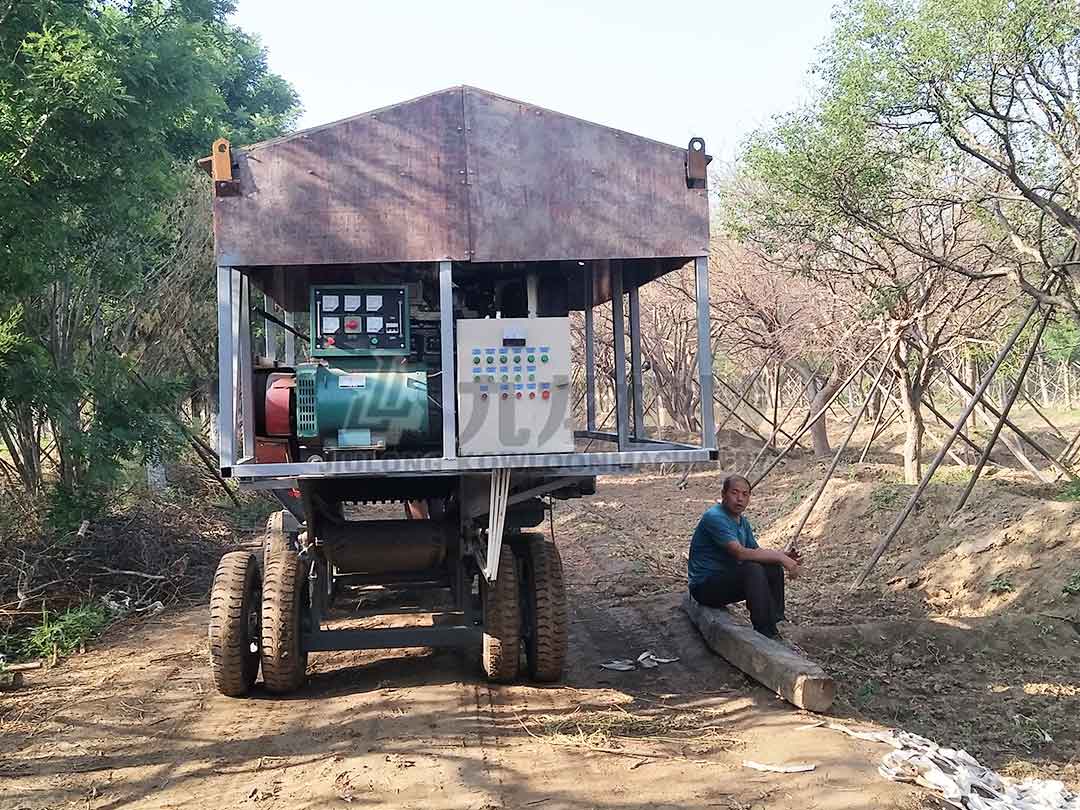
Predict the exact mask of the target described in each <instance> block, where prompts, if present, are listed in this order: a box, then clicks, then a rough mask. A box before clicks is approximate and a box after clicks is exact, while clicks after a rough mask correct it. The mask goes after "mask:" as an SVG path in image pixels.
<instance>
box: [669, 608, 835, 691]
mask: <svg viewBox="0 0 1080 810" xmlns="http://www.w3.org/2000/svg"><path fill="white" fill-rule="evenodd" d="M683 610H685V611H686V615H687V616H689V617H690V621H692V622H693V623H694V626H695V627H697V629H698V632H700V633H701V636H702V638H704V639H705V643H706V644H707V645H708V646H709V647H710V648H711V649H712V651H713V652H715V653H717V654H718V655H720V656H721V657H723V658H724V660H726V661H727V662H728V663H730V664H732V665H733V666H735V667H738V668H739V669H740V670H742V671H743V672H745V673H746V674H747V675H749V676H750V677H751V678H753V679H754V680H755V681H757V682H758V683H760V684H762V685H763V686H766V687H768V688H769V689H771V690H772V691H773V692H775V693H776V694H778V695H780V697H782V698H783V699H784V700H786V701H787V702H788V703H792V704H794V705H795V706H798V707H799V708H800V709H807V710H809V711H812V712H824V711H827V710H828V709H829V707H830V706H832V702H833V698H834V697H835V695H836V685H835V684H834V683H833V679H832V678H830V677H829V676H828V675H826V674H825V671H824V670H823V669H822V668H821V667H820V666H818V665H817V664H815V663H814V662H813V661H810V660H809V659H807V658H804V657H803V656H801V655H799V654H798V653H797V652H795V651H794V650H792V649H791V648H790V647H788V646H786V645H784V644H783V643H781V642H779V641H776V640H775V639H771V638H767V637H766V636H763V635H761V633H759V632H757V631H756V630H755V629H754V628H753V627H750V626H749V625H746V624H743V623H742V622H739V621H736V620H735V618H734V617H733V616H732V615H731V614H730V613H729V612H728V611H727V610H724V609H723V608H708V607H705V606H703V605H701V604H699V603H698V602H697V601H696V600H695V599H694V597H692V596H691V595H690V594H686V596H685V597H684V599H683Z"/></svg>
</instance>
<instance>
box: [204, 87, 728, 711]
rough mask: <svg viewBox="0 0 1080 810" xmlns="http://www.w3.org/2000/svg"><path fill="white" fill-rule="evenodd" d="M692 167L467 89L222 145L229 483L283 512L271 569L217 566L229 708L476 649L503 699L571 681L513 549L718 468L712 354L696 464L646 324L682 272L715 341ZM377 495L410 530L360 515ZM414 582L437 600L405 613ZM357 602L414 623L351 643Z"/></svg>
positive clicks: (700, 193) (545, 601) (531, 580)
mask: <svg viewBox="0 0 1080 810" xmlns="http://www.w3.org/2000/svg"><path fill="white" fill-rule="evenodd" d="M707 162H708V157H707V156H706V154H705V144H704V142H703V141H702V140H701V139H699V138H695V139H693V140H691V141H690V144H689V148H687V149H681V148H677V147H674V146H669V145H667V144H663V143H658V142H656V141H651V140H648V139H646V138H641V137H638V136H635V135H630V134H628V133H625V132H620V131H618V130H614V129H610V128H608V127H603V126H599V125H597V124H592V123H588V122H586V121H581V120H579V119H576V118H571V117H569V116H566V115H561V114H559V113H555V112H551V111H550V110H546V109H542V108H540V107H535V106H532V105H529V104H523V103H521V102H518V101H512V100H510V99H507V98H503V97H501V96H497V95H494V94H492V93H488V92H485V91H482V90H477V89H474V88H470V87H456V88H453V89H450V90H443V91H441V92H437V93H433V94H431V95H428V96H423V97H421V98H417V99H414V100H412V101H406V102H403V103H401V104H396V105H394V106H391V107H386V108H384V109H380V110H376V111H374V112H370V113H365V114H363V115H359V116H356V117H355V118H349V119H347V120H344V121H339V122H338V123H334V124H328V125H326V126H322V127H316V128H314V129H308V130H305V131H303V132H297V133H296V134H294V135H289V136H286V137H283V138H278V139H276V140H272V141H267V142H265V143H260V144H255V145H254V146H249V147H246V148H244V149H237V150H232V149H230V146H229V143H228V142H227V141H224V140H219V141H217V142H216V143H215V144H214V146H213V154H212V155H211V156H210V157H209V158H206V159H204V160H202V161H200V164H201V165H202V166H203V167H204V168H205V169H206V170H207V171H209V172H210V173H211V175H212V176H213V180H214V183H213V187H214V239H215V247H216V255H217V263H218V271H217V278H218V283H217V301H218V335H219V342H218V363H219V372H220V401H219V412H220V417H219V420H218V434H219V437H218V440H219V452H220V458H221V471H222V474H223V475H224V476H230V477H232V478H235V479H237V481H238V482H239V483H240V485H241V486H243V487H249V488H257V489H265V490H270V491H272V492H273V493H274V494H275V496H276V497H277V498H278V500H280V501H281V503H282V505H283V507H285V508H284V510H283V511H281V512H278V513H276V514H275V515H273V516H272V517H271V519H270V521H269V525H268V527H267V532H266V539H265V543H264V547H263V551H262V554H261V555H260V556H261V559H257V558H256V555H253V554H251V553H249V552H247V551H234V552H231V553H229V554H226V555H225V556H224V557H222V559H221V563H220V565H219V566H218V569H217V574H216V576H215V578H214V586H213V591H212V594H211V599H210V655H211V661H212V664H213V673H214V680H215V682H216V684H217V687H218V689H219V690H220V691H221V692H222V693H224V694H226V695H241V694H243V693H245V692H246V691H247V690H248V688H249V687H251V685H252V684H253V683H254V682H255V680H256V676H257V674H258V671H259V667H260V664H261V666H262V674H263V680H264V682H265V685H266V688H267V689H268V690H270V691H272V692H289V691H291V690H294V689H296V688H298V687H299V686H300V685H301V684H302V683H303V682H304V678H305V670H306V667H307V658H308V654H309V653H311V652H318V651H325V650H352V649H381V648H398V647H421V646H422V647H440V646H464V645H471V644H482V647H483V665H484V669H485V671H486V674H487V676H488V677H489V678H491V679H492V680H497V681H509V680H512V679H514V678H516V677H517V676H518V673H519V666H521V658H522V656H521V653H522V652H524V661H525V662H526V666H527V671H528V676H529V677H530V678H533V679H536V680H539V681H553V680H557V679H558V678H559V677H560V675H561V673H562V669H563V661H564V658H565V655H566V602H565V594H564V590H563V582H562V565H561V562H560V559H559V553H558V550H557V549H556V546H555V543H554V538H547V537H545V535H544V534H543V533H542V532H539V533H538V532H529V531H527V530H528V529H531V528H534V527H538V526H541V525H542V524H543V521H544V516H545V507H546V504H545V500H544V499H545V498H552V497H554V498H576V497H579V496H581V495H588V494H592V493H593V492H594V489H595V480H596V475H597V474H599V473H620V472H626V471H630V470H634V469H638V468H641V467H642V466H644V465H649V464H660V463H665V462H669V463H670V462H695V461H707V460H710V459H713V458H715V455H716V453H715V450H714V449H713V448H714V446H715V438H714V431H713V412H712V400H713V397H712V369H711V358H710V356H709V352H707V351H706V352H700V364H699V369H698V373H699V375H700V385H701V398H700V399H701V403H703V405H702V419H701V423H702V426H703V430H702V442H701V446H696V445H692V444H682V443H675V442H665V441H658V440H655V439H649V438H648V437H647V436H646V431H645V424H644V408H643V402H642V363H641V351H640V332H639V323H640V318H639V314H640V313H639V299H638V289H639V287H640V286H641V285H643V284H646V283H648V282H649V281H651V280H653V279H655V278H657V277H658V276H661V275H663V274H665V273H668V272H671V271H672V270H676V269H678V268H680V267H682V266H684V265H685V264H686V263H687V262H690V261H693V262H694V263H695V267H696V298H697V325H698V335H699V339H700V341H701V344H702V345H708V335H709V332H708V262H707V254H708V243H709V227H708V201H707V197H706V193H707V192H706V188H705V176H706V165H707ZM624 296H626V300H627V302H628V308H626V309H624ZM608 303H610V307H611V318H612V324H613V328H612V332H613V336H614V359H615V372H614V379H613V381H612V382H611V383H609V384H611V385H613V386H614V392H615V407H614V409H613V410H614V414H613V415H614V424H615V426H616V428H615V432H604V431H603V430H602V427H603V424H604V423H606V422H607V418H606V417H608V416H609V415H610V414H604V417H605V418H602V419H601V420H600V422H601V424H600V426H599V427H598V425H597V421H598V420H597V410H596V397H595V392H596V388H597V386H596V373H595V363H594V347H595V341H594V328H593V312H594V307H596V306H600V305H604V304H608ZM571 312H582V313H583V316H582V317H581V321H582V322H583V328H584V337H583V339H582V340H580V341H579V345H581V346H582V350H581V351H580V354H581V355H583V356H573V355H572V353H571V349H572V345H573V343H572V341H571V323H572V321H571V317H570V313H571ZM305 313H306V314H305ZM253 328H254V332H253ZM627 335H629V341H627V340H626V338H627ZM627 343H629V354H630V358H629V374H627V358H626V354H627V348H626V347H627ZM256 346H257V348H259V349H261V350H262V351H260V352H258V353H256ZM264 347H265V348H264ZM582 366H583V369H581V367H582ZM575 367H578V368H579V369H580V370H581V371H583V372H584V380H585V383H584V391H583V395H584V396H583V398H584V407H583V409H582V410H583V411H584V413H585V415H586V418H585V425H584V428H585V429H583V430H576V429H575V423H574V413H575V410H576V407H575V406H576V405H577V404H578V403H577V402H575V396H574V389H573V386H572V385H571V380H572V379H574V373H573V372H574V368H575ZM580 396H581V395H580V394H579V399H580ZM386 503H397V504H402V505H403V507H404V508H403V509H402V510H401V512H398V513H397V514H399V515H401V517H400V519H386V514H387V511H388V508H387V507H385V506H383V507H378V506H373V505H376V504H386ZM373 512H374V513H377V515H378V516H379V517H378V518H376V517H373V516H372V513H373ZM365 514H366V515H367V518H368V519H364V517H365ZM423 589H440V590H441V593H433V594H430V595H431V596H432V597H435V596H438V597H439V598H441V599H442V600H443V601H444V602H445V603H446V605H447V607H446V609H444V610H440V611H437V612H436V611H432V610H431V609H430V607H427V609H426V610H425V606H424V605H421V604H417V600H416V599H414V598H413V597H411V596H409V597H408V598H406V597H407V595H409V594H414V593H416V592H419V591H421V590H423ZM365 593H367V594H376V595H377V596H378V597H379V601H378V604H379V605H380V607H379V609H378V610H376V611H375V612H376V613H377V614H378V615H383V614H400V613H408V612H416V613H418V614H421V615H418V616H416V617H412V618H411V619H406V621H413V622H414V624H411V625H408V626H390V624H389V621H387V622H385V623H384V626H380V627H376V628H371V627H365V628H363V629H361V628H357V627H355V626H351V627H350V626H342V624H343V623H344V624H345V625H348V621H345V620H344V619H342V618H341V617H335V616H334V614H331V613H330V612H329V611H330V608H331V606H332V603H333V602H334V599H335V597H337V596H341V595H349V596H352V597H357V596H358V595H359V596H363V595H364V594H365ZM398 597H400V599H399V601H398V602H394V599H395V598H398ZM421 611H424V613H421ZM428 613H431V614H432V616H431V617H430V619H425V618H424V617H425V616H426V614H428ZM346 618H347V617H346ZM331 619H333V621H331ZM353 624H354V625H355V623H353Z"/></svg>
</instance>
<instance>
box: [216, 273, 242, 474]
mask: <svg viewBox="0 0 1080 810" xmlns="http://www.w3.org/2000/svg"><path fill="white" fill-rule="evenodd" d="M238 275H239V274H238V273H236V272H235V271H234V270H233V269H232V268H231V267H218V269H217V306H218V459H219V463H220V464H221V466H222V467H232V466H233V465H234V464H235V463H236V340H235V338H234V325H235V324H236V321H235V318H234V314H235V312H236V306H235V299H234V297H233V292H234V290H235V287H236V286H237V285H236V284H235V283H234V282H235V280H236V279H235V277H236V276H238Z"/></svg>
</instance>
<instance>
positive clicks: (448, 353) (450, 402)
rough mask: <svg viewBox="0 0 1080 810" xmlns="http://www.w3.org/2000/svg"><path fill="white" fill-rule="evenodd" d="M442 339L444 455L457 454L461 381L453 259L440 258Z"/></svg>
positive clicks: (446, 456) (445, 456) (440, 324)
mask: <svg viewBox="0 0 1080 810" xmlns="http://www.w3.org/2000/svg"><path fill="white" fill-rule="evenodd" d="M439 339H440V341H441V346H442V358H441V359H442V372H441V373H442V376H441V379H442V444H443V458H457V414H456V413H455V407H456V404H457V403H456V400H455V397H456V395H457V384H456V382H455V374H454V371H455V368H454V284H453V270H452V265H451V263H450V262H439Z"/></svg>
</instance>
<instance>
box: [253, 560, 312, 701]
mask: <svg viewBox="0 0 1080 810" xmlns="http://www.w3.org/2000/svg"><path fill="white" fill-rule="evenodd" d="M265 565H266V569H265V571H264V572H263V586H262V672H263V683H265V684H266V688H267V690H269V691H270V692H274V693H277V694H285V693H287V692H293V691H295V690H297V689H299V688H300V687H301V686H303V684H304V681H305V679H306V678H307V653H306V652H303V651H302V648H301V643H300V642H301V637H300V635H301V632H300V631H301V613H302V611H303V609H304V597H305V595H306V594H307V571H306V566H304V565H302V564H301V562H300V557H299V555H297V553H296V552H294V551H291V550H290V549H283V550H281V549H275V550H274V551H273V552H272V553H270V554H268V555H267V556H266V560H265Z"/></svg>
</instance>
